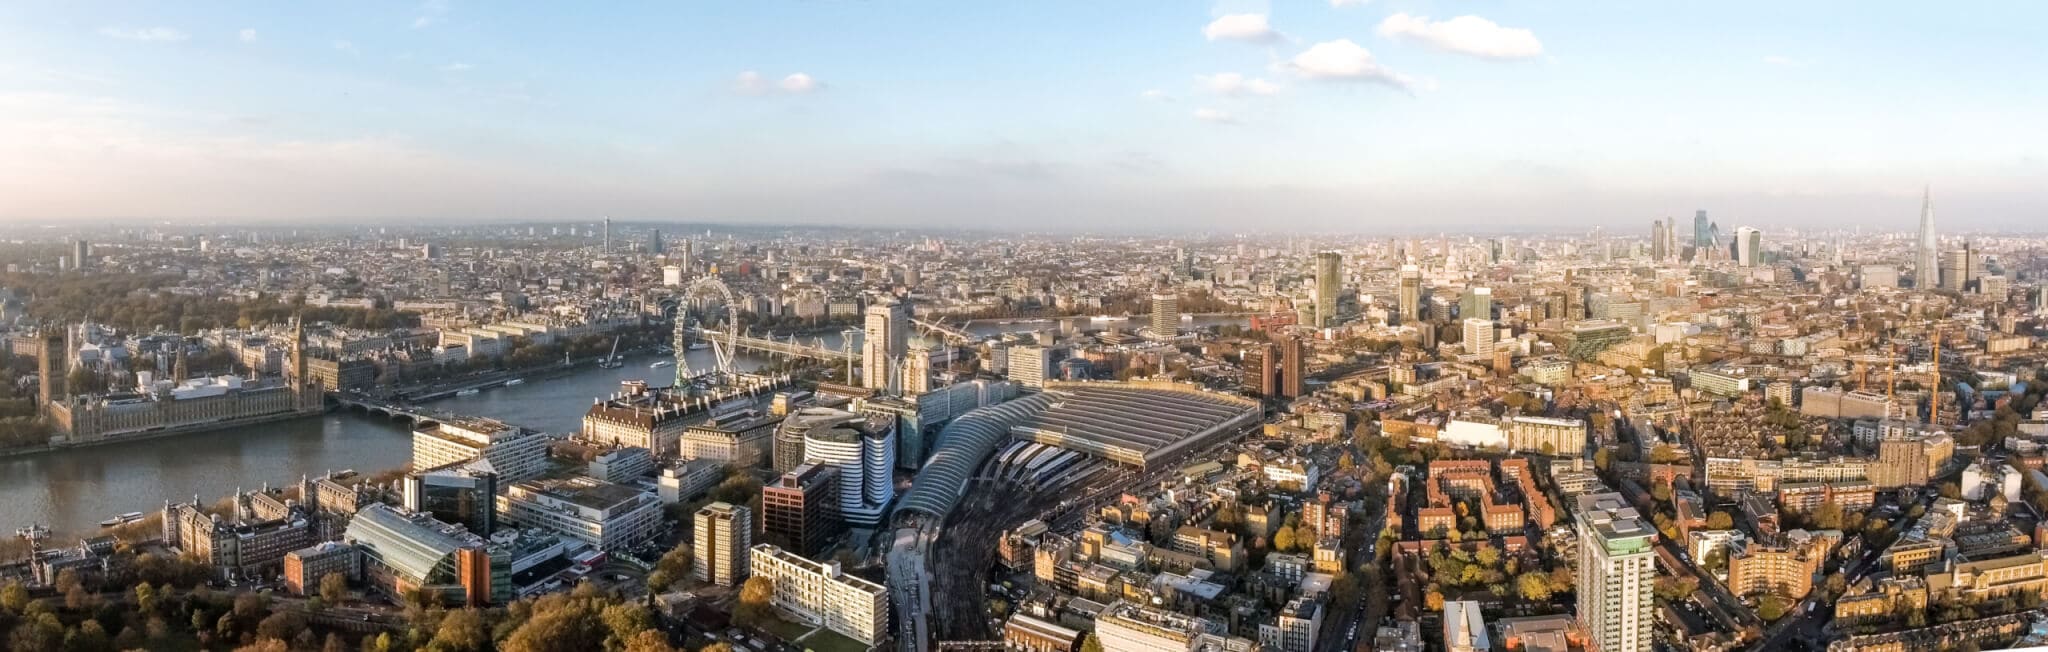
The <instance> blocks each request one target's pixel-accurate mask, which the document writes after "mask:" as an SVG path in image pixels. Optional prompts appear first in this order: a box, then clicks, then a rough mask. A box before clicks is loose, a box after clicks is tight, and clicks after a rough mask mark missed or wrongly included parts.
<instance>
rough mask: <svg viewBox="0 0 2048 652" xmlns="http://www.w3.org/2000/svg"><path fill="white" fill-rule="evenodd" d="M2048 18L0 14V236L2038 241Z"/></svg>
mask: <svg viewBox="0 0 2048 652" xmlns="http://www.w3.org/2000/svg"><path fill="white" fill-rule="evenodd" d="M2043 24H2048V3H2042V2H2023V1H2013V2H1968V3H1937V2H1925V1H1920V2H1891V1H1865V2H1849V1H1828V0H1812V1H1800V2H1783V1H1782V0H1779V1H1771V2H1747V1H1740V0H1735V1H1723V2H1683V3H1671V2H1629V1H1620V0H1616V1H1583V2H1581V1H1571V0H1413V1H1408V0H1298V1H1295V0H1273V1H1271V2H1256V1H1240V0H1222V1H1220V2H1214V3H1206V2H1176V1H1169V0H1129V1H1102V0H1093V1H1081V2H1066V1H1054V0H1034V1H1029V2H1021V1H1020V2H1007V1H990V2H979V1H977V2H962V1H960V0H943V1H911V0H868V1H860V2H854V1H846V2H835V1H826V0H813V1H807V2H786V1H778V0H758V1H747V2H739V1H735V2H723V1H710V0H679V1H665V2H645V3H636V2H608V3H539V2H492V3H482V2H463V1H461V0H432V1H428V2H398V3H387V2H349V3H326V4H317V5H316V4H314V3H275V2H262V3H259V2H227V1H223V2H203V3H200V2H170V1H166V2H94V1H86V0H80V1H44V0H16V1H11V2H5V3H0V220H7V221H24V222H26V221H52V222H72V223H75V222H81V221H85V222H89V221H94V220H101V221H107V220H162V221H168V222H173V223H178V222H191V223H198V222H207V221H278V222H303V223H311V222H332V221H385V222H400V223H433V222H450V223H456V222H503V221H533V220H554V219H562V220H589V219H593V218H597V217H605V216H609V217H612V218H614V219H618V220H684V221H712V222H732V223H764V224H766V223H772V224H838V225H876V226H903V227H934V226H942V227H968V228H978V229H1018V230H1040V229H1066V230H1110V231H1116V230H1122V231H1157V232H1188V231H1203V232H1276V231H1309V232H1315V231H1321V232H1357V233H1374V232H1391V233H1401V232H1433V231H1437V230H1555V231H1576V230H1581V229H1584V228H1588V227H1591V226H1596V225H1597V226H1605V227H1608V228H1623V229H1640V230H1642V231H1644V232H1646V233H1647V231H1648V230H1649V224H1650V222H1651V221H1652V220H1655V219H1660V218H1669V217H1674V216H1676V217H1679V218H1680V219H1681V220H1689V217H1690V215H1691V214H1692V211H1694V210H1695V209H1706V210H1708V211H1709V214H1710V215H1712V216H1713V217H1714V218H1715V220H1716V221H1717V222H1720V223H1721V224H1722V225H1723V230H1724V231H1727V230H1732V229H1733V228H1734V226H1736V225H1751V226H1757V227H1760V228H1765V229H1787V228H1790V229H1806V228H1831V227H1846V226H1854V227H1859V228H1865V229H1875V230H1892V229H1896V230H1908V229H1912V228H1914V226H1915V224H1916V223H1917V216H1918V212H1919V207H1920V197H1921V193H1922V190H1923V188H1926V187H1930V186H1931V187H1932V189H1933V195H1934V198H1935V205H1936V207H1937V214H1938V216H1939V220H1940V221H1941V223H1942V225H1943V226H1944V228H1946V229H1952V230H1966V229H1982V230H2035V231H2039V230H2042V229H2041V228H2040V226H2039V225H2041V224H2048V219H2044V218H2048V210H2044V206H2048V72H2044V70H2043V68H2042V66H2043V62H2048V38H2042V36H2041V35H2042V33H2043V32H2042V28H2041V25H2043Z"/></svg>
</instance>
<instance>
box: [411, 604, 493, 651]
mask: <svg viewBox="0 0 2048 652" xmlns="http://www.w3.org/2000/svg"><path fill="white" fill-rule="evenodd" d="M490 645H491V632H490V630H489V629H486V628H485V627H484V614H483V612H481V611H478V610H476V609H474V608H470V609H460V610H456V611H450V612H448V615H446V616H443V617H442V618H441V626H440V627H439V628H436V629H435V631H434V638H433V639H432V640H429V641H427V647H426V649H427V651H428V652H484V651H485V650H488V649H490Z"/></svg>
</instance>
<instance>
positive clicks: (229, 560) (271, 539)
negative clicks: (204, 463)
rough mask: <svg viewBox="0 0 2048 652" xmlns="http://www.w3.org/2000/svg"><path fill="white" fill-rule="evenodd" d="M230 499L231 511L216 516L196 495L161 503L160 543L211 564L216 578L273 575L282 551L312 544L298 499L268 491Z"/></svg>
mask: <svg viewBox="0 0 2048 652" xmlns="http://www.w3.org/2000/svg"><path fill="white" fill-rule="evenodd" d="M233 500H234V513H233V514H229V515H220V516H216V515H213V514H208V513H206V512H205V511H204V510H202V509H200V508H199V506H198V500H197V499H196V497H195V499H194V500H193V502H190V503H170V502H166V503H164V509H163V533H162V536H163V542H164V545H165V546H169V547H172V548H176V549H177V550H178V552H180V553H182V554H183V555H184V556H185V558H187V559H189V560H192V561H196V562H198V563H200V564H203V565H205V566H207V567H209V568H211V569H212V571H213V576H214V578H215V579H218V580H230V579H236V578H262V577H270V576H273V575H276V574H278V573H279V572H280V571H282V570H283V568H284V557H285V554H286V553H290V552H291V551H294V550H299V549H303V548H305V547H306V546H310V545H312V544H313V542H314V534H315V530H314V527H313V521H312V519H310V518H308V516H307V514H306V513H305V511H304V509H303V508H301V507H299V506H298V505H296V504H294V505H289V506H287V505H285V504H284V503H281V502H278V501H277V500H276V499H275V498H272V497H271V496H270V495H269V494H267V493H259V494H253V495H252V494H238V495H236V496H234V497H233ZM259 503H261V504H260V505H259ZM259 511H260V512H262V513H258V512H259Z"/></svg>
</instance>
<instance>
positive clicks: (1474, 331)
mask: <svg viewBox="0 0 2048 652" xmlns="http://www.w3.org/2000/svg"><path fill="white" fill-rule="evenodd" d="M1465 352H1466V353H1471V354H1474V355H1493V320H1490V319H1467V320H1465Z"/></svg>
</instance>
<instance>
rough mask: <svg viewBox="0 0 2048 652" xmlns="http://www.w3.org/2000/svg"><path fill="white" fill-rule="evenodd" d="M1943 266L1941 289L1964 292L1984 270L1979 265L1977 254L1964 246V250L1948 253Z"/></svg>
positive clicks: (1967, 246)
mask: <svg viewBox="0 0 2048 652" xmlns="http://www.w3.org/2000/svg"><path fill="white" fill-rule="evenodd" d="M1943 262H1944V263H1945V264H1944V265H1942V266H1941V289H1944V290H1953V291H1956V292H1962V291H1964V290H1967V289H1969V288H1970V284H1971V283H1972V282H1975V281H1976V280H1977V274H1978V273H1979V272H1981V271H1982V270H1981V269H1980V268H1979V266H1978V264H1977V254H1976V252H1975V251H1973V250H1972V249H1971V248H1970V245H1968V244H1964V245H1963V248H1961V249H1957V250H1955V251H1951V252H1948V256H1947V257H1946V258H1945V259H1944V260H1943Z"/></svg>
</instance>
